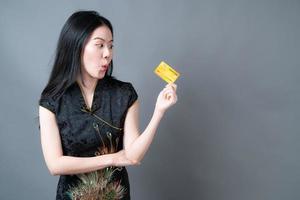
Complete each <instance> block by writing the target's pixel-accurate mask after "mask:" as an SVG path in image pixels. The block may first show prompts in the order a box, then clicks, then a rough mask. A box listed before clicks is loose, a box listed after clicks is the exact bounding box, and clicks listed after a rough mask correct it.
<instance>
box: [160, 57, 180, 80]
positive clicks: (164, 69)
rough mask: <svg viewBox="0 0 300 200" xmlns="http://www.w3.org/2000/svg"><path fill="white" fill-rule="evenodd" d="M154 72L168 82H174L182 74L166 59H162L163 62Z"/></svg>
mask: <svg viewBox="0 0 300 200" xmlns="http://www.w3.org/2000/svg"><path fill="white" fill-rule="evenodd" d="M154 73H155V74H157V75H158V76H159V77H160V78H162V79H163V80H164V81H166V82H167V83H174V82H175V81H176V79H177V78H178V77H179V76H180V74H179V73H178V72H177V71H176V70H175V69H173V68H172V67H171V66H170V65H168V64H167V63H165V62H164V61H161V63H160V64H159V65H158V66H157V67H156V68H155V70H154Z"/></svg>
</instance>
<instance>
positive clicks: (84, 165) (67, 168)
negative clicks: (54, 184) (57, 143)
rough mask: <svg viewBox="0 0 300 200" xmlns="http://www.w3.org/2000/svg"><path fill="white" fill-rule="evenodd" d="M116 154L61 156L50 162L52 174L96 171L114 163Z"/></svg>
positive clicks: (49, 166)
mask: <svg viewBox="0 0 300 200" xmlns="http://www.w3.org/2000/svg"><path fill="white" fill-rule="evenodd" d="M113 160H114V155H113V154H107V155H101V156H95V157H72V156H61V157H58V158H57V159H55V160H53V161H52V162H51V163H49V164H48V168H49V171H50V173H51V174H52V175H54V176H56V175H69V174H79V173H86V172H91V171H96V170H99V169H103V168H105V167H109V166H112V165H113Z"/></svg>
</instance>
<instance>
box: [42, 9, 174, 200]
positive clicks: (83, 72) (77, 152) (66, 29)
mask: <svg viewBox="0 0 300 200" xmlns="http://www.w3.org/2000/svg"><path fill="white" fill-rule="evenodd" d="M112 56H113V28H112V25H111V23H110V22H109V21H108V20H107V19H106V18H104V17H102V16H100V15H99V14H98V13H97V12H95V11H79V12H75V13H74V14H72V15H71V16H70V17H69V19H68V20H67V22H66V23H65V25H64V26H63V29H62V31H61V33H60V37H59V40H58V45H57V50H56V57H55V61H54V65H53V69H52V72H51V75H50V79H49V82H48V84H47V85H46V87H45V89H44V90H43V92H42V94H41V98H40V101H39V105H40V106H39V116H40V131H41V144H42V149H43V155H44V158H45V161H46V164H47V167H48V169H49V171H50V173H51V174H52V175H60V179H59V182H58V186H57V195H56V199H81V200H84V199H89V200H92V199H130V188H129V181H128V175H127V171H126V169H125V166H129V165H138V164H139V163H140V162H141V160H142V158H143V157H144V154H145V153H146V151H147V150H148V148H149V145H150V144H151V142H152V140H153V137H154V135H155V132H156V129H157V127H158V125H159V122H160V120H161V118H162V117H163V115H164V113H165V111H166V110H167V109H168V108H169V107H170V106H172V105H173V104H175V103H176V101H177V96H176V85H175V84H168V85H167V86H166V87H165V88H164V89H163V90H162V91H161V92H160V94H159V95H158V97H157V102H156V105H155V109H154V113H153V116H152V119H151V121H150V122H149V124H148V126H147V127H146V129H145V130H144V132H143V133H142V134H140V131H139V128H138V113H139V103H138V100H137V93H136V91H135V89H134V88H133V86H132V84H131V83H128V82H122V81H120V80H117V79H115V78H113V77H112V76H111V74H112V70H113V61H112Z"/></svg>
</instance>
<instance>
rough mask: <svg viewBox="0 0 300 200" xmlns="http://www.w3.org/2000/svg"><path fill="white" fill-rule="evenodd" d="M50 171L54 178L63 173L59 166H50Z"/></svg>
mask: <svg viewBox="0 0 300 200" xmlns="http://www.w3.org/2000/svg"><path fill="white" fill-rule="evenodd" d="M48 170H49V172H50V174H51V175H52V176H58V175H61V172H60V170H59V169H58V167H57V166H48Z"/></svg>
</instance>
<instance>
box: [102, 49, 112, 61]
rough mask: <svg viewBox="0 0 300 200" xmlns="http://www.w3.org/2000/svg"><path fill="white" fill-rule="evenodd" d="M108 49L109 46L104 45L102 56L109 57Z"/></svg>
mask: <svg viewBox="0 0 300 200" xmlns="http://www.w3.org/2000/svg"><path fill="white" fill-rule="evenodd" d="M110 54H111V53H110V50H109V48H108V47H105V48H104V51H103V57H104V58H109V56H110Z"/></svg>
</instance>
